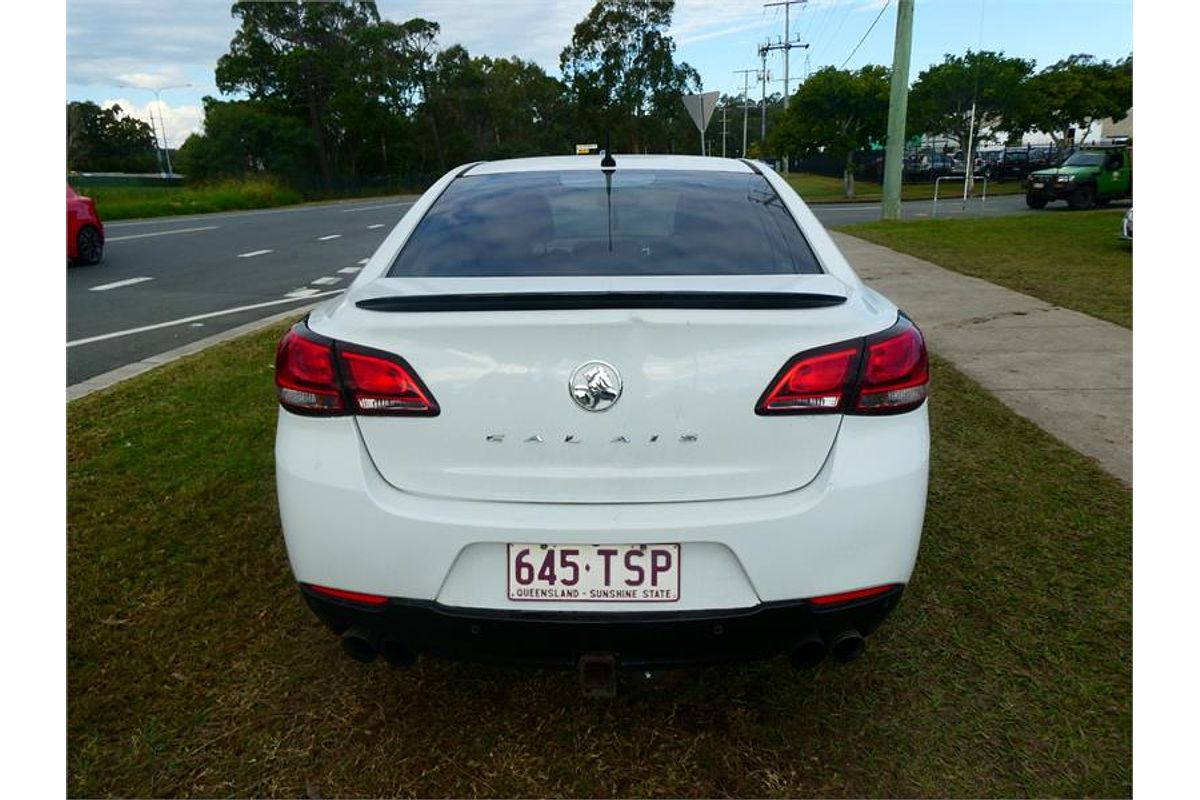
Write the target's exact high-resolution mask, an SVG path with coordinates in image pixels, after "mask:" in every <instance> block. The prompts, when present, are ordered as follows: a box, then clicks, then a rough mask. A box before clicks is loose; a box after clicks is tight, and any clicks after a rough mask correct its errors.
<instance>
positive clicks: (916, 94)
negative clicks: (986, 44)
mask: <svg viewBox="0 0 1200 800" xmlns="http://www.w3.org/2000/svg"><path fill="white" fill-rule="evenodd" d="M1033 63H1034V62H1032V61H1029V60H1026V59H1023V58H1009V57H1006V56H1005V55H1004V54H1003V53H995V52H991V51H988V50H982V51H979V52H976V51H974V50H968V51H967V54H966V55H965V56H955V55H950V54H946V58H945V60H944V61H943V62H942V63H941V64H936V65H934V66H932V67H930V68H928V69H926V70H924V71H923V72H921V73H920V74H919V75H918V76H917V81H916V83H915V84H914V85H913V87H912V91H911V92H910V93H909V97H908V128H909V132H910V134H912V133H929V134H941V135H946V136H949V137H950V138H952V139H954V140H955V141H956V142H958V143H959V146H961V147H963V148H964V149H965V148H966V146H967V142H968V141H969V140H972V139H973V141H974V142H975V145H976V146H978V143H979V140H980V131H981V130H982V129H983V128H984V127H985V126H986V127H987V128H988V129H990V130H991V131H993V132H997V131H1004V132H1015V131H1019V130H1021V128H1022V126H1023V125H1024V122H1023V112H1024V111H1025V109H1026V107H1027V106H1026V103H1027V100H1026V79H1027V78H1028V77H1029V76H1030V74H1032V73H1033ZM972 104H974V106H975V115H974V124H973V125H972V116H971V107H972Z"/></svg>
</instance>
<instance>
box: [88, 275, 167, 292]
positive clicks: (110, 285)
mask: <svg viewBox="0 0 1200 800" xmlns="http://www.w3.org/2000/svg"><path fill="white" fill-rule="evenodd" d="M152 280H154V278H147V277H144V276H143V277H141V278H126V279H125V280H123V281H113V282H112V283H102V284H100V285H99V286H93V287H91V288H89V289H88V291H89V292H107V291H108V290H109V289H120V288H121V287H122V286H133V285H134V284H135V283H145V282H146V281H152Z"/></svg>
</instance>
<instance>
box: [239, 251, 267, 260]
mask: <svg viewBox="0 0 1200 800" xmlns="http://www.w3.org/2000/svg"><path fill="white" fill-rule="evenodd" d="M274 252H275V251H274V250H251V251H250V252H249V253H238V258H254V257H255V256H265V255H266V254H267V253H274Z"/></svg>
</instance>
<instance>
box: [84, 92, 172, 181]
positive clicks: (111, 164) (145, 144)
mask: <svg viewBox="0 0 1200 800" xmlns="http://www.w3.org/2000/svg"><path fill="white" fill-rule="evenodd" d="M157 153H158V150H157V145H156V144H155V140H154V132H153V130H152V129H151V128H150V126H149V125H147V124H146V123H145V122H142V121H141V120H140V119H137V118H135V117H130V116H127V115H125V113H124V111H122V109H121V107H120V106H119V105H113V106H111V107H109V108H101V107H100V106H98V105H96V104H95V103H93V102H91V101H85V102H71V103H67V169H68V170H75V171H77V172H157V171H158V156H157Z"/></svg>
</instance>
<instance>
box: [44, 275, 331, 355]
mask: <svg viewBox="0 0 1200 800" xmlns="http://www.w3.org/2000/svg"><path fill="white" fill-rule="evenodd" d="M342 291H343V290H342V289H334V290H332V291H329V292H317V293H316V294H310V295H305V297H325V296H326V295H333V294H341V293H342ZM298 299H300V298H292V297H285V298H284V299H283V300H268V301H267V302H265V303H254V304H253V305H249V306H238V307H237V308H227V309H225V310H223V311H212V312H210V313H208V314H197V315H196V316H194V317H184V318H183V319H173V320H170V321H168V322H159V323H155V324H154V325H143V326H142V327H140V328H130V329H129V330H124V331H113V332H112V333H102V334H100V335H99V336H89V337H88V338H86V339H76V340H75V341H73V342H67V347H79V346H80V345H84V344H91V343H92V342H103V341H106V340H108V339H118V338H120V337H122V336H132V335H133V334H135V333H145V332H146V331H156V330H159V329H161V328H171V327H174V326H176V325H186V324H188V323H189V322H196V321H198V320H202V319H211V318H212V317H223V316H225V315H227V314H239V313H241V312H243V311H253V310H255V309H256V308H267V307H268V306H277V305H282V304H284V303H294V302H296V300H298Z"/></svg>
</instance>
